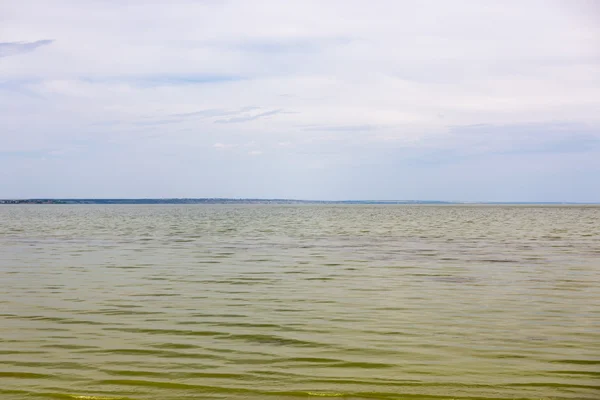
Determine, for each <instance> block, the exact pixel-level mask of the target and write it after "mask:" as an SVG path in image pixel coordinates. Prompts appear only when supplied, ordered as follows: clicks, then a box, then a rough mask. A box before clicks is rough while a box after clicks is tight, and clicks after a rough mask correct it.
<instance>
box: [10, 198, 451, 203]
mask: <svg viewBox="0 0 600 400" xmlns="http://www.w3.org/2000/svg"><path fill="white" fill-rule="evenodd" d="M0 204H454V203H452V202H446V201H422V200H343V201H326V200H289V199H221V198H201V199H195V198H190V199H19V200H0Z"/></svg>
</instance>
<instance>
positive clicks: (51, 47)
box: [0, 0, 600, 202]
mask: <svg viewBox="0 0 600 400" xmlns="http://www.w3.org/2000/svg"><path fill="white" fill-rule="evenodd" d="M48 197H59V198H91V197H98V198H115V197H117V198H142V197H163V198H164V197H166V198H172V197H233V198H293V199H323V200H341V199H359V200H366V199H380V200H392V199H396V200H402V199H413V200H415V199H421V200H460V201H565V202H567V201H568V202H600V3H599V2H597V1H594V0H562V1H557V0H541V1H536V0H524V1H523V0H519V1H516V0H502V1H494V0H489V1H479V0H471V1H463V0H448V1H441V0H438V1H430V0H413V1H403V0H390V1H386V0H370V1H366V0H360V1H357V0H339V1H336V0H316V1H311V0H302V1H294V0H291V1H282V0H273V1H269V0H253V1H246V0H239V1H219V0H205V1H200V0H171V1H166V0H164V1H158V0H146V1H141V0H139V1H134V0H105V1H100V0H70V1H69V0H53V1H52V2H49V1H45V0H37V1H32V0H19V1H9V0H7V1H2V0H0V198H48Z"/></svg>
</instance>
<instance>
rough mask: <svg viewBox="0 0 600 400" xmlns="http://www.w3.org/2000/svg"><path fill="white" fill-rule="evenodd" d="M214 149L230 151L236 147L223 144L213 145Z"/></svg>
mask: <svg viewBox="0 0 600 400" xmlns="http://www.w3.org/2000/svg"><path fill="white" fill-rule="evenodd" d="M213 147H214V148H215V149H231V148H233V147H237V146H236V145H235V144H224V143H215V144H213Z"/></svg>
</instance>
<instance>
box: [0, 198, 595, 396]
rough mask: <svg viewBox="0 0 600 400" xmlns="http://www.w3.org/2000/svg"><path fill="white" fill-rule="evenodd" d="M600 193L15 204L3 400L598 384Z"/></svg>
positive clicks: (6, 246)
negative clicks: (364, 202)
mask: <svg viewBox="0 0 600 400" xmlns="http://www.w3.org/2000/svg"><path fill="white" fill-rule="evenodd" d="M599 277H600V208H596V207H574V206H573V207H520V206H519V207H516V206H503V207H500V206H498V207H496V206H494V207H492V206H485V207H484V206H443V207H438V206H435V207H434V206H204V205H201V206H84V205H77V206H2V207H0V279H1V280H2V286H1V287H0V322H1V324H0V382H1V384H0V398H2V399H23V398H28V399H29V398H31V399H36V398H39V399H132V400H135V399H139V400H143V399H152V400H158V399H161V400H175V399H247V400H252V399H264V398H273V399H297V398H310V397H339V398H345V399H357V400H358V399H432V400H433V399H472V400H474V399H578V400H584V399H589V400H592V399H598V398H600V383H599V382H600V379H599V378H600V310H599V307H598V300H599V299H600V285H598V282H599Z"/></svg>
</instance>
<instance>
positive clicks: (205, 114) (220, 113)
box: [173, 106, 260, 118]
mask: <svg viewBox="0 0 600 400" xmlns="http://www.w3.org/2000/svg"><path fill="white" fill-rule="evenodd" d="M258 109H260V107H253V106H248V107H242V108H240V109H237V110H222V109H206V110H199V111H193V112H186V113H180V114H173V116H174V117H184V118H191V117H199V118H211V117H224V116H228V115H238V114H241V113H244V112H247V111H254V110H258Z"/></svg>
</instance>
